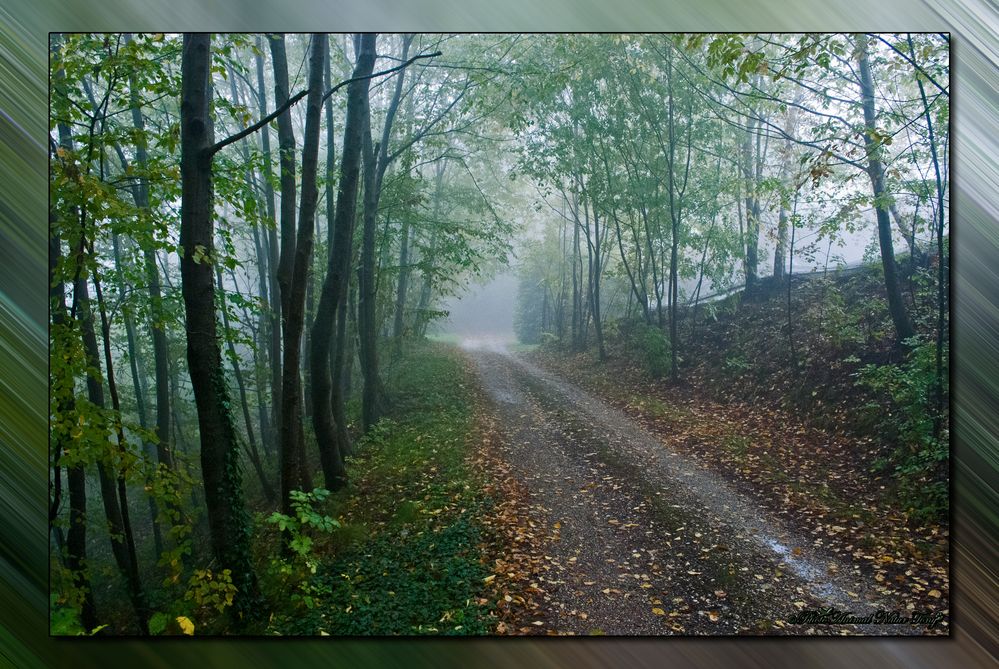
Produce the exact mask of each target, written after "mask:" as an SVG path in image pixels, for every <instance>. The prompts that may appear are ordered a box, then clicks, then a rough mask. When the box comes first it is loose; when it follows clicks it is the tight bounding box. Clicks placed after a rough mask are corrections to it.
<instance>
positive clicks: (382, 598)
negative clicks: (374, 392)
mask: <svg viewBox="0 0 999 669" xmlns="http://www.w3.org/2000/svg"><path fill="white" fill-rule="evenodd" d="M386 381H387V389H388V391H389V392H390V393H391V395H392V397H393V398H395V401H394V402H393V413H392V415H391V417H390V418H386V419H383V420H382V421H380V422H379V423H378V424H377V425H376V426H375V427H374V428H372V429H371V430H370V431H369V432H368V434H367V435H365V436H364V438H363V439H361V440H360V441H359V442H358V443H357V444H356V452H357V453H358V455H356V456H355V457H352V458H350V459H349V460H348V463H349V466H350V471H351V479H350V484H349V485H348V486H347V487H346V488H345V489H343V490H340V491H337V492H336V493H334V494H332V495H330V496H329V498H328V499H327V500H326V501H325V503H326V505H327V507H326V509H327V511H326V513H328V514H330V516H335V517H336V518H337V520H338V521H339V523H338V525H336V526H334V527H333V528H332V532H331V534H330V535H329V542H328V544H324V545H328V546H329V547H330V548H329V549H328V550H324V551H321V552H320V551H317V550H316V545H315V544H314V545H313V551H314V554H315V555H316V556H317V559H318V564H317V570H316V572H315V573H314V574H313V573H311V572H308V573H306V574H304V576H307V577H308V578H307V579H305V580H304V581H300V583H304V584H305V585H306V586H307V589H299V590H297V591H296V594H298V595H299V596H300V599H299V600H298V602H297V606H286V605H283V604H281V602H286V601H287V600H288V595H287V593H288V592H289V590H291V589H292V588H289V587H288V586H287V585H281V586H280V587H278V588H276V589H275V588H274V586H273V585H269V586H268V590H269V591H270V592H273V593H274V600H275V602H277V603H278V607H277V610H276V612H275V616H274V619H273V621H272V623H271V625H270V628H269V630H270V631H271V632H277V633H281V634H332V635H338V634H348V635H356V634H433V633H441V634H484V633H487V632H488V631H489V627H490V624H491V619H490V618H489V616H488V609H487V608H486V607H484V606H480V605H479V604H477V603H476V602H477V600H478V597H481V596H482V595H481V592H479V589H480V588H481V587H482V583H483V579H484V578H485V577H486V576H487V575H488V573H487V571H486V568H485V566H483V565H482V564H481V562H480V559H481V549H480V543H481V542H482V528H481V527H480V525H479V523H478V518H479V517H480V516H481V514H482V513H483V512H485V511H486V510H488V508H489V504H490V502H489V500H488V499H486V498H485V497H484V496H483V495H482V493H481V492H480V490H479V483H478V481H477V479H476V475H475V473H474V472H473V470H472V469H471V467H470V466H469V464H468V462H467V457H468V450H467V449H468V446H469V441H468V437H469V433H470V430H471V427H472V407H471V404H470V397H469V388H471V387H472V385H473V383H474V382H473V381H472V380H471V379H470V378H469V376H468V372H467V370H466V369H465V367H464V363H463V360H462V358H461V356H460V355H458V354H457V353H455V352H453V349H448V348H446V347H445V346H443V345H440V344H431V343H427V344H421V345H418V346H413V347H410V348H407V349H406V353H405V355H404V356H403V357H402V358H400V359H399V361H398V363H397V366H396V367H394V368H392V369H391V373H390V374H389V376H388V378H387V379H386ZM315 513H316V514H318V515H319V516H320V517H322V516H323V514H322V513H319V512H318V511H316V512H315ZM272 518H276V517H275V516H272ZM283 521H284V522H285V523H287V522H288V519H287V518H284V519H283ZM296 559H297V558H296ZM287 582H288V581H285V583H287ZM310 602H311V605H312V606H311V608H310V607H309V604H310Z"/></svg>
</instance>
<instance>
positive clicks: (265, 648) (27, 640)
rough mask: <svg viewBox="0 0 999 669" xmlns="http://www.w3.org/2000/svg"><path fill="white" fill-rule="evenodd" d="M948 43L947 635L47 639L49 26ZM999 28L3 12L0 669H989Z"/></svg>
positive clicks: (854, 22) (944, 5) (932, 23)
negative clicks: (844, 34) (885, 35)
mask: <svg viewBox="0 0 999 669" xmlns="http://www.w3.org/2000/svg"><path fill="white" fill-rule="evenodd" d="M208 28H211V29H213V30H227V31H255V30H262V29H268V30H283V31H289V32H291V31H310V30H316V29H317V28H322V29H325V30H328V31H332V32H341V31H352V30H379V31H383V32H394V31H401V30H407V31H475V30H491V31H531V32H535V31H651V30H661V31H694V30H704V31H718V30H737V31H743V32H749V31H809V30H811V31H840V30H867V31H873V30H878V31H906V30H909V31H917V30H927V31H941V32H944V31H946V32H950V33H951V34H952V43H953V53H952V63H953V68H954V69H953V80H954V81H953V90H954V94H953V100H954V103H953V109H954V142H953V168H952V192H953V195H952V203H953V204H952V207H953V211H954V223H953V230H954V234H953V236H952V239H953V243H954V263H953V266H954V284H953V285H954V290H953V293H954V305H955V313H954V339H955V342H954V345H953V350H954V352H955V355H956V365H955V369H954V385H953V387H954V403H955V417H954V425H955V436H956V439H955V444H954V456H955V458H954V460H953V462H954V464H953V472H954V483H955V485H954V498H953V499H954V505H953V506H954V521H955V525H954V530H953V534H954V541H953V551H952V557H953V572H954V573H953V576H954V579H953V584H954V592H953V598H952V602H953V609H954V610H953V613H952V622H953V637H952V639H950V640H929V639H911V640H905V639H896V640H872V639H862V640H838V639H832V640H810V639H775V640H757V639H747V640H728V639H713V640H704V641H701V640H692V639H677V640H654V639H645V640H621V639H604V640H595V639H593V640H566V639H496V640H470V641H468V640H466V641H456V640H427V641H413V640H406V641H393V640H386V639H374V640H337V639H323V640H232V641H229V640H200V641H199V640H197V639H194V640H183V639H159V640H150V641H145V642H139V641H123V640H113V639H109V640H101V639H94V640H72V639H70V640H67V639H51V638H49V637H48V632H47V630H48V620H47V603H48V596H47V591H48V588H47V568H46V565H47V540H46V536H47V534H46V516H45V506H46V480H47V477H46V471H45V467H46V448H47V436H46V410H47V409H46V406H47V402H46V391H47V386H46V348H47V347H46V342H47V336H46V298H45V295H46V285H45V283H46V278H45V277H46V274H45V271H46V270H45V268H46V257H45V254H46V186H47V183H46V152H45V141H46V139H45V138H46V125H47V123H46V119H47V101H46V91H47V86H46V80H47V33H48V32H49V31H57V32H58V31H84V30H99V31H136V32H138V31H164V30H165V31H182V30H184V29H189V30H205V29H208ZM997 32H999V18H997V14H996V13H995V7H994V5H991V6H990V5H989V3H988V2H987V1H986V0H970V1H964V0H950V1H948V2H932V3H931V2H927V1H925V0H908V1H907V0H878V1H876V2H869V3H866V2H865V3H861V2H849V1H842V0H836V1H832V0H799V1H797V2H793V3H791V2H787V1H786V0H742V1H741V2H739V1H733V2H731V3H730V2H724V1H722V0H698V1H697V2H683V1H682V0H662V1H659V2H655V1H653V0H644V1H643V0H611V1H608V0H583V1H580V2H572V1H571V0H549V1H548V2H545V3H541V2H537V1H536V0H530V1H529V0H506V1H502V2H501V1H498V0H488V1H487V0H434V1H433V2H419V3H417V2H409V3H406V2H403V1H402V0H394V1H392V2H380V3H377V4H375V3H373V2H366V3H363V4H362V3H354V4H352V5H351V6H347V5H346V3H342V2H340V3H334V2H330V1H329V0H307V1H305V2H294V3H278V2H269V3H267V2H263V1H262V0H243V1H242V2H229V3H222V2H218V1H211V0H169V1H168V2H148V1H147V2H140V1H137V0H97V2H90V3H84V2H80V1H78V0H71V1H63V2H59V3H56V2H38V1H35V2H27V1H25V0H13V2H11V1H10V0H8V1H7V2H5V3H3V5H2V6H0V193H2V196H0V667H6V666H9V667H18V668H19V669H21V668H28V667H37V666H69V665H72V666H73V667H75V668H78V669H84V668H86V667H98V666H101V665H106V664H107V663H108V662H129V663H135V664H137V665H138V666H143V667H160V666H162V667H167V666H171V665H176V664H182V663H188V664H190V666H205V665H208V666H227V665H229V664H230V663H231V664H232V665H237V664H238V665H240V666H243V667H258V666H260V667H262V666H272V665H278V664H279V663H286V664H293V665H302V664H312V663H316V664H319V663H322V664H325V665H331V664H333V665H337V666H345V667H355V666H361V665H366V666H370V665H374V666H379V665H385V666H394V665H404V666H407V667H416V666H423V665H426V666H486V667H494V666H495V667H500V666H503V667H505V666H530V667H541V666H565V665H574V666H575V667H577V669H586V668H588V667H595V666H603V665H606V664H609V663H612V662H613V663H614V664H616V665H627V666H634V667H644V666H663V665H665V664H668V663H672V662H677V663H680V664H681V665H682V666H683V665H687V664H697V665H699V666H709V667H710V666H733V665H739V666H747V667H784V666H787V667H791V666H795V667H798V666H807V665H811V664H821V665H824V666H850V667H853V668H854V669H857V668H860V667H879V668H880V667H894V666H898V667H903V666H904V667H921V666H926V667H939V666H962V667H972V666H995V653H996V649H997V648H999V642H997V638H996V630H997V629H999V627H997V624H996V592H995V591H996V572H995V569H996V565H999V560H997V555H996V542H995V536H996V519H997V513H996V508H997V495H996V462H997V458H999V455H997V448H996V435H997V432H999V420H997V418H996V407H997V404H996V402H995V398H996V396H997V386H999V374H997V371H999V370H997V364H996V361H997V360H999V336H997V335H999V317H997V313H999V311H997V301H999V285H997V284H999V281H997V273H996V272H997V270H996V267H997V266H999V243H997V242H999V227H997V226H996V219H997V216H996V211H997V205H996V201H997V199H996V192H995V191H996V188H995V184H996V183H997V174H996V156H997V155H999V147H997V137H999V127H997V121H996V114H995V110H994V104H995V91H996V90H997V89H999V68H997V53H999V42H997V39H996V34H997Z"/></svg>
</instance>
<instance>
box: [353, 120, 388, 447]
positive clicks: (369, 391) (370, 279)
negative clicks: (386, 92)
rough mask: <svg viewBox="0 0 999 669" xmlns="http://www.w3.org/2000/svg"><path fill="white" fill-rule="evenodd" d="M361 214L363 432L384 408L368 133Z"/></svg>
mask: <svg viewBox="0 0 999 669" xmlns="http://www.w3.org/2000/svg"><path fill="white" fill-rule="evenodd" d="M364 143H365V148H364V217H363V226H362V231H361V262H360V265H359V266H358V268H357V280H358V281H357V285H358V310H357V325H358V352H359V358H360V362H361V374H362V376H363V378H364V389H363V391H362V394H361V425H362V427H363V429H364V431H365V432H367V431H368V430H370V429H371V428H372V427H373V426H374V424H375V423H377V422H378V420H379V418H380V417H381V414H382V412H383V406H382V405H383V400H382V396H383V394H382V388H381V380H380V379H379V376H378V342H377V337H378V333H377V331H376V329H375V222H376V216H377V210H378V192H377V188H378V186H377V172H376V170H377V169H378V168H377V164H376V158H375V154H376V152H377V149H375V148H374V147H372V146H371V134H370V131H369V129H368V128H366V129H365V137H364Z"/></svg>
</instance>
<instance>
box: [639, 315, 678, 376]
mask: <svg viewBox="0 0 999 669" xmlns="http://www.w3.org/2000/svg"><path fill="white" fill-rule="evenodd" d="M632 337H633V338H634V342H635V348H636V350H637V351H638V354H639V356H641V361H642V363H643V364H644V365H645V371H647V372H648V373H649V375H650V376H652V377H653V378H660V377H662V376H665V375H666V374H668V373H669V371H670V352H671V351H670V345H669V339H667V338H666V334H665V333H663V332H662V330H660V329H659V328H657V327H654V326H651V325H643V326H640V327H638V328H636V329H635V331H634V334H633V335H632Z"/></svg>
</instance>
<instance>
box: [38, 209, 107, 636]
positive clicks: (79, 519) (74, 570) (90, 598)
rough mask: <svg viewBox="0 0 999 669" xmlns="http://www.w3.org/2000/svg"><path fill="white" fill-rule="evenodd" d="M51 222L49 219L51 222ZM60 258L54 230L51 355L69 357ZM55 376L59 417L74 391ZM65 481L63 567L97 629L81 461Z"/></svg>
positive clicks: (61, 451) (58, 454) (58, 442)
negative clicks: (66, 525)
mask: <svg viewBox="0 0 999 669" xmlns="http://www.w3.org/2000/svg"><path fill="white" fill-rule="evenodd" d="M51 222H53V221H52V219H51V218H50V223H51ZM61 255H62V242H61V241H60V238H59V235H58V234H57V233H56V232H55V230H54V229H52V231H51V232H50V237H49V299H50V307H51V310H52V328H53V333H52V336H51V341H52V345H53V351H52V356H53V357H55V356H70V355H71V353H70V352H69V351H68V350H66V351H64V350H63V347H64V346H65V344H64V343H62V342H64V341H65V337H66V336H67V334H68V333H64V332H61V330H62V329H63V328H64V327H66V325H67V321H68V315H67V313H66V294H65V289H64V287H63V282H62V279H61V278H57V277H56V271H57V268H58V266H59V262H60V256H61ZM56 378H57V377H52V379H50V381H49V383H50V386H49V392H50V394H51V395H53V396H56V397H64V398H65V399H63V400H60V401H59V402H58V405H57V406H58V411H59V413H60V414H63V415H68V414H70V413H71V412H73V411H74V410H75V408H76V400H75V388H74V385H75V384H74V381H73V378H72V375H67V376H66V377H65V378H59V379H58V382H59V383H60V384H62V385H63V386H64V387H63V388H58V389H57V388H56V387H55V386H56V384H55V383H54V382H53V381H54V380H55V379H56ZM65 436H67V435H65V434H63V433H60V432H53V437H52V448H53V451H54V455H53V457H54V461H55V477H56V478H55V481H56V486H57V487H56V491H57V492H56V497H55V499H54V500H53V503H52V508H51V510H50V513H49V523H50V524H51V523H53V522H54V521H55V520H56V518H57V516H58V512H59V498H58V486H60V485H61V483H60V480H61V478H62V474H61V473H60V466H59V463H60V460H61V459H62V456H63V455H68V456H73V455H75V454H74V453H72V452H71V449H69V448H67V446H68V445H69V444H68V443H66V444H64V443H63V441H62V440H63V439H64V437H65ZM66 478H67V484H68V486H69V529H68V530H67V532H66V567H67V568H68V569H69V572H70V574H71V578H72V582H73V587H74V588H76V589H78V590H79V591H80V592H81V594H82V597H81V602H80V623H81V624H82V625H83V627H84V629H86V630H87V631H90V630H92V629H94V628H95V627H97V609H96V607H95V606H94V593H93V591H92V590H91V587H90V577H89V576H88V574H87V487H86V485H87V479H86V474H85V472H84V469H83V463H82V462H76V463H75V464H72V465H68V466H67V467H66Z"/></svg>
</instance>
